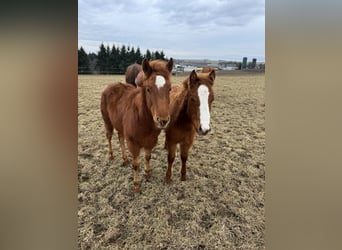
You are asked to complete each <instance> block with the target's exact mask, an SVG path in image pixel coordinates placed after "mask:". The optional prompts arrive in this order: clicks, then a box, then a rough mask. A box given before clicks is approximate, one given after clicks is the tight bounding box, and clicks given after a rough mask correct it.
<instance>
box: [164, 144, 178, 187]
mask: <svg viewBox="0 0 342 250" xmlns="http://www.w3.org/2000/svg"><path fill="white" fill-rule="evenodd" d="M167 147H168V156H167V170H166V176H165V182H166V183H167V184H170V183H171V175H172V164H173V162H174V160H175V156H176V149H177V144H171V143H170V142H168V144H167Z"/></svg>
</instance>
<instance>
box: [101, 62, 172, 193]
mask: <svg viewBox="0 0 342 250" xmlns="http://www.w3.org/2000/svg"><path fill="white" fill-rule="evenodd" d="M172 66H173V60H172V58H171V59H170V60H169V61H168V62H165V61H160V60H155V61H151V62H148V61H147V60H146V59H144V60H143V63H142V70H143V72H144V81H143V84H142V86H141V87H140V88H135V87H133V86H132V85H130V84H126V83H114V84H111V85H109V86H108V87H107V88H106V89H105V90H104V91H103V92H102V96H101V113H102V117H103V120H104V125H105V128H106V137H107V140H108V145H109V158H110V159H113V150H112V144H111V139H112V135H113V129H115V130H116V131H117V132H118V138H119V142H120V147H121V153H122V158H123V162H124V165H126V164H127V163H128V159H127V155H126V152H125V140H126V142H127V147H128V150H129V151H130V153H131V155H132V159H133V163H132V165H133V174H134V192H139V176H138V170H139V166H140V159H139V155H140V150H141V149H142V148H143V149H144V151H145V177H146V178H147V179H148V178H149V177H150V175H151V173H150V159H151V151H152V149H153V148H154V147H155V145H156V144H157V140H158V135H159V134H160V132H161V130H162V129H165V128H166V127H167V126H168V124H169V121H170V114H169V104H170V97H169V92H170V90H171V82H170V75H171V71H172Z"/></svg>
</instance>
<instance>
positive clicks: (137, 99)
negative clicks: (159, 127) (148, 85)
mask: <svg viewBox="0 0 342 250" xmlns="http://www.w3.org/2000/svg"><path fill="white" fill-rule="evenodd" d="M132 105H133V107H134V110H137V111H138V112H137V120H139V121H142V123H140V122H139V123H138V124H145V123H153V118H152V113H151V111H150V110H149V109H148V107H147V102H146V96H145V93H144V89H143V88H139V89H138V91H137V93H136V95H135V96H134V97H133V98H132Z"/></svg>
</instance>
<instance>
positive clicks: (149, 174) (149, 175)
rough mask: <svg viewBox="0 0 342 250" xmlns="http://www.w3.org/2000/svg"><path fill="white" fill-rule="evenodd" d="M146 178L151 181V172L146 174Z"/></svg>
mask: <svg viewBox="0 0 342 250" xmlns="http://www.w3.org/2000/svg"><path fill="white" fill-rule="evenodd" d="M144 176H145V179H146V180H147V181H149V180H150V178H151V172H148V173H146V172H145V174H144Z"/></svg>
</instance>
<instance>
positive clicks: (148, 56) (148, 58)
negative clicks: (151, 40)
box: [145, 49, 152, 60]
mask: <svg viewBox="0 0 342 250" xmlns="http://www.w3.org/2000/svg"><path fill="white" fill-rule="evenodd" d="M145 58H146V59H147V60H151V59H152V54H151V51H150V50H149V49H147V50H146V54H145Z"/></svg>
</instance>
